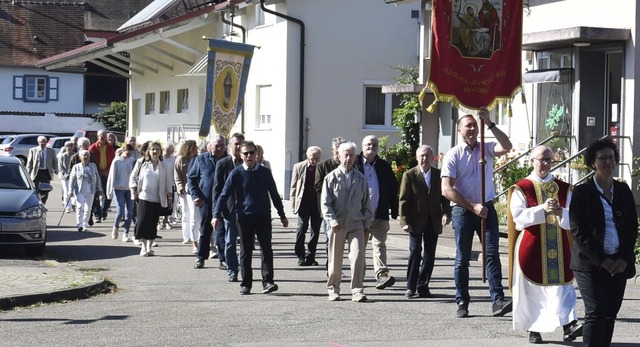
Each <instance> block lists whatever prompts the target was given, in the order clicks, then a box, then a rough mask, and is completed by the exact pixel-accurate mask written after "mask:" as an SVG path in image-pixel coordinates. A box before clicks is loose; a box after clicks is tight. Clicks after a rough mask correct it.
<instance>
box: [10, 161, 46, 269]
mask: <svg viewBox="0 0 640 347" xmlns="http://www.w3.org/2000/svg"><path fill="white" fill-rule="evenodd" d="M52 189H53V187H52V186H51V185H50V184H48V183H40V184H39V186H38V187H37V189H36V187H35V185H34V184H33V181H32V180H31V178H29V174H28V173H27V170H26V169H25V167H24V165H23V164H22V163H21V162H20V160H18V159H17V158H14V157H0V226H1V227H0V246H2V247H24V249H25V251H26V253H27V255H28V256H30V257H37V256H41V255H42V254H43V253H44V248H45V246H46V242H47V209H46V207H45V206H44V204H43V203H42V201H40V195H39V192H50V191H51V190H52Z"/></svg>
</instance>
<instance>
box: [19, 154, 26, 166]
mask: <svg viewBox="0 0 640 347" xmlns="http://www.w3.org/2000/svg"><path fill="white" fill-rule="evenodd" d="M17 158H18V159H20V161H21V162H22V165H24V166H27V158H25V157H23V156H21V155H19V156H18V157H17Z"/></svg>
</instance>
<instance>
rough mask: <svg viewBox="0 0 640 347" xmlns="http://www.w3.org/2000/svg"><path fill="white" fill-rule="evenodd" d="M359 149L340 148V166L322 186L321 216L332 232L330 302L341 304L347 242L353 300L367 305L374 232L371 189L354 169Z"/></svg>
mask: <svg viewBox="0 0 640 347" xmlns="http://www.w3.org/2000/svg"><path fill="white" fill-rule="evenodd" d="M356 151H357V146H356V144H355V143H353V142H346V143H343V144H341V145H340V147H338V155H339V158H340V166H338V168H337V169H335V170H333V171H331V172H330V173H329V174H328V175H327V176H326V177H325V178H324V182H323V186H322V197H321V202H322V206H321V208H322V215H323V217H324V219H325V220H326V222H327V225H328V227H329V228H330V230H329V231H328V236H329V251H328V254H329V255H328V256H329V263H328V275H329V278H328V279H327V291H328V293H329V301H338V300H340V282H341V279H342V261H343V258H344V245H345V242H348V243H349V261H350V265H351V294H352V297H351V300H352V301H355V302H364V301H367V297H366V295H364V285H363V281H364V270H365V269H364V265H365V263H364V247H365V241H364V235H365V233H369V229H370V228H371V219H372V217H373V213H372V212H371V205H370V202H369V187H368V185H367V180H366V178H365V177H364V175H363V174H362V173H361V172H360V171H358V170H354V169H353V164H354V162H355V161H356Z"/></svg>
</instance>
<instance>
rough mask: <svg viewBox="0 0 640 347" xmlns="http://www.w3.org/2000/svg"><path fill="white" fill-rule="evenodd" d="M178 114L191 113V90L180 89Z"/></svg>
mask: <svg viewBox="0 0 640 347" xmlns="http://www.w3.org/2000/svg"><path fill="white" fill-rule="evenodd" d="M177 105H178V107H177V109H176V111H177V112H178V113H188V112H189V89H178V102H177Z"/></svg>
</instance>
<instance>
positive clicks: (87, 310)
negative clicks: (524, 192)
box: [0, 182, 640, 347]
mask: <svg viewBox="0 0 640 347" xmlns="http://www.w3.org/2000/svg"><path fill="white" fill-rule="evenodd" d="M58 201H60V186H59V184H58V183H57V182H54V191H53V192H52V193H51V195H50V198H49V209H50V210H49V214H48V221H49V240H48V246H47V250H46V252H45V256H44V257H43V258H41V259H36V260H33V259H29V258H27V257H26V256H25V255H24V253H23V252H22V251H21V250H2V253H1V255H0V268H1V269H2V270H4V271H5V272H4V273H5V274H7V273H12V274H13V275H11V276H7V275H5V277H4V278H2V276H1V274H2V270H0V293H2V292H3V291H5V290H7V289H6V287H8V286H10V283H11V282H12V281H14V282H20V281H25V282H29V279H28V278H34V277H33V276H35V277H36V278H37V276H43V274H44V275H46V276H49V275H51V276H54V275H55V276H58V278H61V277H62V278H63V279H64V281H66V284H65V285H66V286H67V288H70V287H76V286H79V285H81V284H84V283H93V282H96V281H97V280H96V279H105V278H106V279H107V280H108V281H110V282H112V283H114V284H115V285H116V286H117V289H116V290H115V291H113V292H111V293H108V294H100V295H96V296H92V297H90V298H87V299H81V300H63V301H59V302H54V303H46V304H38V303H36V304H33V305H30V306H27V307H18V308H14V309H10V310H6V311H0V327H1V333H0V334H1V336H2V338H1V339H0V346H44V345H46V346H114V345H119V346H196V345H198V346H201V345H208V346H251V347H255V346H495V345H505V346H526V345H529V344H528V343H527V339H526V336H527V335H526V333H525V332H522V331H514V330H513V329H512V326H511V315H510V314H508V315H507V316H505V317H497V318H496V317H492V316H491V300H490V297H489V293H488V289H487V288H488V286H487V284H486V283H482V281H481V279H480V277H481V272H480V263H479V262H478V261H473V262H472V264H471V269H470V271H471V283H470V289H471V295H472V302H471V304H470V306H469V309H470V317H469V318H467V319H457V318H456V317H455V310H456V305H455V300H454V294H455V286H454V282H453V252H454V248H453V232H452V230H451V228H450V227H449V228H446V229H445V231H444V233H443V235H442V236H441V238H440V241H439V246H438V257H437V259H436V266H435V270H434V275H433V280H432V284H431V291H432V293H433V294H435V296H436V297H435V298H432V299H407V298H405V297H404V295H403V294H404V290H405V287H404V286H405V275H406V263H407V257H408V240H407V239H406V236H405V235H403V234H402V232H401V231H400V228H399V225H398V223H397V221H394V222H392V223H391V225H392V230H391V231H390V236H389V241H388V247H389V250H388V253H389V265H390V269H391V275H393V276H395V277H396V279H397V282H396V285H394V286H393V287H391V288H387V289H385V290H377V289H375V281H374V279H373V269H372V263H371V258H370V257H371V246H370V245H369V249H368V252H367V255H368V261H367V263H368V265H369V267H368V269H367V278H366V282H365V285H366V288H365V294H366V295H367V296H368V298H369V300H368V301H367V302H365V303H355V302H352V301H351V300H350V295H349V294H348V292H349V290H348V286H349V284H348V275H349V270H348V267H345V268H344V274H345V276H347V278H345V280H344V281H343V284H342V289H343V290H342V293H343V294H342V300H341V301H339V302H329V301H328V300H327V292H326V290H325V282H326V274H325V269H324V266H315V267H300V266H297V258H296V257H295V254H294V252H293V246H294V240H295V216H294V215H291V214H290V213H288V214H287V215H288V217H289V220H290V224H291V225H290V227H289V228H282V227H281V226H280V225H279V224H278V223H279V222H278V221H277V219H276V220H275V221H274V233H273V245H274V253H275V281H276V283H277V284H278V285H279V287H280V289H279V290H278V291H277V292H275V293H272V294H262V293H261V292H260V291H259V289H260V272H259V258H260V257H259V250H256V251H255V252H254V261H253V265H254V286H253V293H254V294H251V295H246V296H241V295H239V294H238V290H239V283H229V282H228V281H227V276H226V273H225V272H224V271H221V270H220V269H218V260H217V259H211V260H208V261H207V262H206V264H205V268H204V269H198V270H196V269H193V262H194V256H193V255H192V254H191V246H190V245H183V244H182V243H181V241H182V237H181V232H180V231H179V229H172V230H161V231H160V235H161V236H163V239H162V240H159V241H158V243H159V247H157V248H155V249H154V250H155V253H156V256H155V257H141V256H140V255H139V249H138V248H137V247H135V246H134V245H133V244H132V243H130V242H129V243H123V242H122V241H120V240H112V239H111V237H110V234H111V226H112V223H113V216H114V213H110V214H109V217H108V219H107V221H106V223H101V224H96V225H94V226H93V227H91V228H90V230H89V231H88V232H84V233H79V232H77V230H76V228H75V220H74V215H72V214H66V215H64V216H63V218H62V223H61V225H60V226H59V227H58V226H56V224H57V222H58V220H59V218H60V216H61V211H62V208H61V206H60V204H56V202H58ZM285 206H287V205H286V202H285ZM320 240H321V242H320V246H319V251H318V262H319V263H320V264H324V262H325V257H324V244H323V242H324V236H321V238H320ZM476 247H477V249H479V248H480V247H479V245H476ZM502 252H503V253H504V252H506V248H505V247H502ZM345 263H346V262H345ZM502 265H503V273H505V274H506V265H507V264H506V261H503V264H502ZM30 273H31V274H33V276H32V277H29V276H28V274H30ZM70 281H75V282H70ZM92 281H93V282H92ZM3 283H4V287H3ZM504 284H505V285H506V280H505V281H504ZM40 286H41V285H38V284H35V285H32V286H31V289H34V288H37V287H40ZM27 287H28V286H27ZM25 290H26V289H25ZM52 290H55V289H51V288H46V289H45V291H52ZM61 290H62V289H61ZM578 295H579V293H578ZM577 310H578V315H579V316H582V313H583V304H582V301H581V298H580V297H578V306H577ZM638 312H640V280H639V281H638V283H636V282H635V281H634V280H630V281H629V284H628V286H627V292H626V295H625V301H624V303H623V305H622V309H621V311H620V314H619V316H618V320H617V324H616V330H615V334H614V342H615V343H614V346H640V329H638V327H639V326H640V325H638V323H639V322H640V314H638ZM542 336H543V339H544V341H545V343H546V344H547V345H564V346H579V345H581V339H578V340H576V341H574V342H570V343H565V342H562V332H561V331H560V330H557V331H556V332H555V333H549V334H543V335H542Z"/></svg>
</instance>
